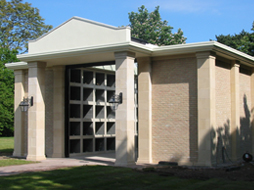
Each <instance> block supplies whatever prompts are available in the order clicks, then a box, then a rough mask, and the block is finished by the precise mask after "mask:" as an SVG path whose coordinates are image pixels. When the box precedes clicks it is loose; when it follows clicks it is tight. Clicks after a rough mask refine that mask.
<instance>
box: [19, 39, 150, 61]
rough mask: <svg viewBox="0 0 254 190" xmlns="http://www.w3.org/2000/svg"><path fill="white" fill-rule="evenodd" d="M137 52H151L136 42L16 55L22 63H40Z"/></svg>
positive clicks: (148, 48) (148, 53)
mask: <svg viewBox="0 0 254 190" xmlns="http://www.w3.org/2000/svg"><path fill="white" fill-rule="evenodd" d="M131 50H132V51H137V52H142V53H145V54H147V55H150V54H151V52H152V48H151V47H146V46H145V45H143V44H139V43H136V42H123V43H116V44H106V45H101V46H91V47H83V48H75V49H67V50H60V51H51V52H42V53H33V54H29V53H28V54H20V55H18V56H17V57H18V59H20V60H22V61H26V62H29V61H35V60H36V61H41V60H49V59H57V58H64V57H73V56H80V55H85V54H95V53H107V52H117V51H131Z"/></svg>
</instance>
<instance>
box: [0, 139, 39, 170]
mask: <svg viewBox="0 0 254 190" xmlns="http://www.w3.org/2000/svg"><path fill="white" fill-rule="evenodd" d="M13 148H14V137H0V167H3V166H12V165H21V164H29V163H35V162H31V161H26V160H22V159H13V158H10V157H8V156H11V155H12V152H13Z"/></svg>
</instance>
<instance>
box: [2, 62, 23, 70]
mask: <svg viewBox="0 0 254 190" xmlns="http://www.w3.org/2000/svg"><path fill="white" fill-rule="evenodd" d="M5 66H6V67H7V68H8V69H11V70H20V69H27V68H28V64H27V62H16V63H6V64H5Z"/></svg>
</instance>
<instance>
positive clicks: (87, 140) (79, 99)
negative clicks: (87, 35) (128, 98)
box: [66, 68, 115, 157]
mask: <svg viewBox="0 0 254 190" xmlns="http://www.w3.org/2000/svg"><path fill="white" fill-rule="evenodd" d="M67 72H68V74H67V76H68V77H67V78H68V81H67V82H68V88H67V89H68V90H67V93H68V99H67V102H68V103H67V105H68V114H67V115H68V119H67V131H68V134H67V138H66V144H67V145H68V146H66V151H67V155H68V156H70V157H71V156H77V155H81V154H88V153H105V152H112V151H113V152H114V151H115V112H113V111H112V109H111V108H110V105H109V104H108V103H107V102H108V100H109V99H110V98H111V97H112V96H113V95H114V93H115V72H114V71H106V70H105V71H104V70H98V69H87V68H79V69H77V68H70V69H68V70H67Z"/></svg>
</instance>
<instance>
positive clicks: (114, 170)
mask: <svg viewBox="0 0 254 190" xmlns="http://www.w3.org/2000/svg"><path fill="white" fill-rule="evenodd" d="M253 187H254V182H244V181H226V180H223V179H210V180H206V181H201V180H194V179H180V178H176V177H165V176H159V175H158V174H156V173H141V172H137V171H133V170H132V169H130V168H119V167H107V166H82V167H74V168H66V169H61V170H54V171H47V172H36V173H26V174H19V175H14V176H6V177H4V176H2V177H0V189H108V190H115V189H128V190H129V189H131V190H135V189H142V190H143V189H159V190H163V189H193V190H199V189H202V190H203V189H206V190H210V189H216V190H218V189H222V190H225V189H230V190H233V189H243V188H244V189H245V190H248V189H253Z"/></svg>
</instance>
